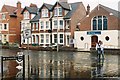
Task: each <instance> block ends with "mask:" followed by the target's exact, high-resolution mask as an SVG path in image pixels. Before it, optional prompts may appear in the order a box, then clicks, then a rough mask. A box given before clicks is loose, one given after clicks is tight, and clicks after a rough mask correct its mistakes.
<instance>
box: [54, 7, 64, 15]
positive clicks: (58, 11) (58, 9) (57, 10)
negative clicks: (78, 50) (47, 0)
mask: <svg viewBox="0 0 120 80" xmlns="http://www.w3.org/2000/svg"><path fill="white" fill-rule="evenodd" d="M60 10H61V11H60ZM54 16H62V7H55V8H54Z"/></svg>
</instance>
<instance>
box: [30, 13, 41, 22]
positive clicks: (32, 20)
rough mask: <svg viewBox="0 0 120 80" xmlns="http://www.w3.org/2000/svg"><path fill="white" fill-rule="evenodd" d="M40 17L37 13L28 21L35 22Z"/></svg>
mask: <svg viewBox="0 0 120 80" xmlns="http://www.w3.org/2000/svg"><path fill="white" fill-rule="evenodd" d="M39 19H40V14H37V15H36V16H35V17H34V18H33V19H31V20H30V22H36V21H39Z"/></svg>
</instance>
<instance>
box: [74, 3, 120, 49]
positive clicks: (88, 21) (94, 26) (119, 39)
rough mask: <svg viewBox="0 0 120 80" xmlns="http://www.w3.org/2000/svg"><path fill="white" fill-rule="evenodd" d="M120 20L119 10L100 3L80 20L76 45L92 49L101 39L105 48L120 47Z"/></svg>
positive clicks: (80, 47)
mask: <svg viewBox="0 0 120 80" xmlns="http://www.w3.org/2000/svg"><path fill="white" fill-rule="evenodd" d="M89 9H90V6H88V10H89ZM119 20H120V17H119V12H118V11H116V10H113V9H111V8H108V7H106V6H103V5H101V4H99V5H98V6H97V7H95V8H94V9H93V10H92V11H91V12H90V13H89V14H88V15H87V16H86V17H85V18H83V19H82V20H81V21H79V31H75V41H76V43H75V44H74V45H75V47H77V48H79V49H82V50H90V48H92V47H95V46H96V42H98V41H99V40H101V41H102V42H103V44H104V47H105V48H120V25H119ZM78 35H79V36H78Z"/></svg>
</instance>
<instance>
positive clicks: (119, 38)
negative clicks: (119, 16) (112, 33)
mask: <svg viewBox="0 0 120 80" xmlns="http://www.w3.org/2000/svg"><path fill="white" fill-rule="evenodd" d="M118 47H119V48H120V30H119V31H118Z"/></svg>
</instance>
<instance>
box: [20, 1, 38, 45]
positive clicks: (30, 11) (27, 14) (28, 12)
mask: <svg viewBox="0 0 120 80" xmlns="http://www.w3.org/2000/svg"><path fill="white" fill-rule="evenodd" d="M37 12H38V8H37V6H36V4H32V3H31V4H30V6H29V7H28V6H25V8H24V9H23V10H22V12H21V14H22V15H23V19H22V20H21V44H22V45H25V46H26V44H27V43H28V42H27V39H24V35H23V34H24V31H25V30H27V29H30V30H31V23H30V20H31V19H33V18H34V17H35V16H36V15H37ZM29 44H31V38H29Z"/></svg>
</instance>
